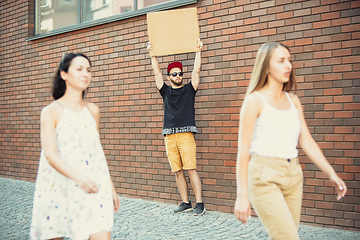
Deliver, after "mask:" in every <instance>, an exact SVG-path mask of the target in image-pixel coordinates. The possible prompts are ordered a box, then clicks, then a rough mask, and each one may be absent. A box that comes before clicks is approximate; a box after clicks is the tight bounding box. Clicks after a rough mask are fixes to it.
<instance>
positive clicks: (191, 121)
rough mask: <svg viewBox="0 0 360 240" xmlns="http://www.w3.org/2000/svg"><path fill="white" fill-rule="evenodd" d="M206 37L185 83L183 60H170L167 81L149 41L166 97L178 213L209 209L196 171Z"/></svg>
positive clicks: (167, 134) (165, 131) (158, 84)
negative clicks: (197, 96)
mask: <svg viewBox="0 0 360 240" xmlns="http://www.w3.org/2000/svg"><path fill="white" fill-rule="evenodd" d="M202 46H203V43H202V41H200V40H198V42H197V51H196V56H195V63H194V70H193V72H192V75H191V81H190V82H189V83H188V84H185V85H184V84H183V67H182V64H181V63H180V62H173V63H170V64H169V65H168V67H167V76H166V78H167V79H168V80H169V81H170V85H171V86H168V85H167V84H165V82H164V79H163V76H162V74H161V71H160V66H159V63H158V60H157V57H156V56H152V55H153V54H152V51H153V47H152V45H151V43H149V45H148V47H147V49H148V50H149V53H150V56H151V64H152V68H153V70H154V75H155V81H156V87H157V89H158V90H159V92H160V94H161V96H162V98H163V100H164V124H163V130H162V134H163V135H164V136H165V146H166V153H167V156H168V159H169V163H170V166H171V169H172V171H173V172H175V176H176V183H177V186H178V188H179V192H180V195H181V199H182V203H181V204H180V206H179V207H178V208H177V209H175V210H174V213H179V212H187V211H191V210H193V211H194V215H202V214H204V213H205V207H204V203H203V202H202V197H201V181H200V178H199V175H198V173H197V172H196V144H195V139H194V135H193V134H194V133H197V129H196V126H195V108H194V100H195V94H196V92H197V89H198V86H199V80H200V77H199V75H200V66H201V48H202ZM184 171H187V173H188V175H189V177H190V182H191V186H192V188H193V190H194V193H195V198H196V205H195V208H194V209H192V206H191V201H190V199H189V195H188V188H187V182H186V179H185V175H184Z"/></svg>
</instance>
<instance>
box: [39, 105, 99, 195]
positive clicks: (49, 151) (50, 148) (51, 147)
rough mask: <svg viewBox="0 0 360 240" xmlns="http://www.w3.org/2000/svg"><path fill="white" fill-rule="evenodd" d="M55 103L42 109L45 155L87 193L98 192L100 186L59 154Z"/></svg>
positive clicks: (57, 168)
mask: <svg viewBox="0 0 360 240" xmlns="http://www.w3.org/2000/svg"><path fill="white" fill-rule="evenodd" d="M56 108H57V107H56V106H55V105H49V106H47V107H45V108H44V109H43V110H42V111H41V119H40V122H41V128H40V129H41V130H40V131H41V133H40V135H41V146H42V149H43V152H44V154H45V157H46V159H47V161H48V163H49V164H50V166H52V167H53V168H54V169H55V170H56V171H58V172H59V173H61V174H62V175H64V176H65V177H68V178H70V179H72V180H73V181H75V182H76V183H77V185H78V186H79V187H81V188H82V189H83V190H84V191H85V192H87V193H96V192H97V191H99V188H98V187H97V186H96V184H95V183H94V182H93V181H92V180H91V179H90V178H88V177H85V176H82V175H81V174H80V173H79V172H78V171H76V170H75V169H73V168H71V167H70V166H69V165H68V164H66V163H65V162H64V161H63V160H62V159H61V158H60V156H59V155H58V149H57V144H56V136H55V127H56V122H57V119H56V118H57V117H56V116H58V114H57V112H56Z"/></svg>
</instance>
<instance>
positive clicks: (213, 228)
mask: <svg viewBox="0 0 360 240" xmlns="http://www.w3.org/2000/svg"><path fill="white" fill-rule="evenodd" d="M34 186H35V185H34V183H30V182H24V181H18V180H13V179H7V178H0V211H1V214H0V240H3V239H9V240H10V239H14V240H18V239H19V240H23V239H27V238H28V233H29V229H30V221H31V211H32V202H33V193H34ZM120 199H121V207H120V211H119V212H118V213H115V219H114V220H115V222H114V229H113V232H112V238H113V239H126V240H133V239H134V240H135V239H137V240H138V239H139V240H142V239H146V240H153V239H154V240H155V239H181V240H183V239H267V234H266V232H265V230H264V229H263V227H262V226H261V223H260V221H259V220H258V219H250V222H249V223H248V224H247V225H244V224H241V223H240V222H239V221H237V220H236V219H235V217H234V215H232V214H228V213H221V212H215V211H207V212H206V213H205V214H204V215H203V216H193V215H192V213H190V212H188V213H179V214H173V213H172V210H173V209H174V208H176V206H175V205H172V204H164V203H158V202H152V201H146V200H141V199H133V198H126V197H121V198H120ZM299 235H300V238H301V239H302V240H303V239H307V240H308V239H309V240H310V239H334V240H335V239H336V240H342V239H344V240H345V239H346V240H348V239H360V232H357V231H344V230H338V229H330V228H320V227H313V226H307V225H301V226H300V228H299Z"/></svg>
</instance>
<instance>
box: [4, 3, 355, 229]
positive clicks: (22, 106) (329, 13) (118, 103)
mask: <svg viewBox="0 0 360 240" xmlns="http://www.w3.org/2000/svg"><path fill="white" fill-rule="evenodd" d="M32 5H33V1H32V0H21V1H11V0H6V1H1V3H0V15H1V16H2V17H1V18H0V30H1V34H0V35H1V36H0V44H1V45H0V51H1V55H0V64H1V65H0V69H1V71H0V81H1V87H0V116H1V125H0V142H1V144H0V159H1V162H0V176H2V177H8V178H15V179H21V180H27V181H35V178H36V172H37V165H38V159H39V155H40V150H41V147H40V139H39V116H40V111H41V109H42V108H43V107H44V106H45V105H47V104H48V103H49V102H51V101H52V98H51V95H50V91H49V87H50V82H51V78H52V76H53V73H54V72H55V68H56V66H57V63H58V62H59V60H60V58H61V56H62V53H63V52H70V51H82V52H84V53H85V54H86V55H87V56H89V57H90V59H91V60H92V61H93V69H92V72H93V82H92V84H91V87H90V89H89V93H88V94H87V98H88V99H89V100H90V101H92V102H95V103H97V104H98V105H99V106H100V108H101V124H100V128H101V130H100V133H101V141H102V144H103V147H104V150H105V153H106V155H107V159H108V163H109V166H110V169H111V173H112V176H113V180H114V183H115V186H116V187H117V188H118V192H119V193H120V194H122V195H126V196H131V197H139V198H144V199H153V200H156V201H163V202H171V203H177V202H178V201H179V200H180V196H179V194H178V191H177V187H176V183H175V178H174V174H173V173H171V170H170V167H169V164H168V162H167V158H166V153H165V148H164V142H163V137H162V136H161V134H160V133H161V127H162V114H163V107H162V99H161V97H160V95H159V93H158V92H157V90H156V87H155V80H154V77H153V75H152V68H151V65H150V58H149V56H148V53H147V50H146V42H147V41H148V37H147V31H146V29H147V27H146V16H145V15H144V16H140V17H134V18H131V19H127V20H122V21H118V22H114V23H110V24H104V25H100V26H97V27H91V28H87V29H83V30H78V31H73V32H70V33H65V34H60V35H57V36H52V37H46V38H43V39H39V40H34V41H25V38H26V37H28V36H31V33H32V31H33V15H32V14H33V6H32ZM194 6H197V7H198V13H199V15H198V16H199V24H200V31H201V39H202V40H203V42H204V48H203V49H204V50H203V52H202V57H203V60H202V62H203V64H202V68H201V69H202V71H201V84H200V87H199V91H198V93H197V97H196V104H195V105H196V121H197V126H198V128H199V131H200V134H198V135H196V142H197V146H198V148H197V149H198V154H197V157H198V171H199V174H200V177H201V179H202V183H203V196H204V202H205V204H206V206H207V208H208V209H210V210H219V211H225V212H232V211H233V206H234V199H235V192H236V182H235V161H236V152H237V132H238V119H239V117H238V115H239V111H240V107H241V104H242V100H243V98H244V93H245V89H246V86H247V84H248V79H249V78H250V73H251V69H252V66H253V63H254V57H255V54H256V51H257V49H258V48H259V46H260V44H262V43H264V42H266V41H280V42H283V43H285V44H286V45H287V46H289V47H290V49H291V52H292V54H293V57H294V67H295V68H296V75H297V80H298V82H299V85H298V86H299V90H298V95H299V97H300V99H301V101H302V103H303V105H304V110H305V117H306V119H307V123H308V125H309V128H310V131H311V133H312V135H313V137H314V139H315V140H316V141H317V142H318V143H319V145H320V147H321V148H322V149H323V151H324V153H325V155H326V157H327V159H328V161H329V162H330V163H331V164H332V165H333V167H334V168H335V170H336V171H337V172H338V173H339V175H340V176H341V177H342V178H343V179H344V180H345V181H346V183H347V185H348V188H349V189H348V194H347V196H346V197H345V199H343V200H341V201H339V202H338V201H336V197H335V195H334V188H333V187H331V186H330V183H329V181H328V180H327V179H326V178H325V177H324V175H323V174H322V173H321V172H319V171H318V169H317V168H316V167H315V166H314V165H313V164H312V163H311V162H310V161H309V159H308V158H307V157H305V156H304V154H303V153H302V152H301V151H300V155H301V157H300V160H301V163H302V167H303V169H304V177H305V184H304V196H303V199H304V201H303V208H302V214H303V215H302V218H301V220H302V221H303V222H306V223H312V224H316V225H324V226H336V227H344V228H357V229H358V228H360V218H359V216H360V214H359V212H360V190H359V181H360V174H359V172H360V158H359V156H360V151H359V149H360V135H359V133H360V126H359V123H360V121H359V118H360V111H359V108H360V94H359V93H360V79H359V74H360V64H359V53H360V31H359V30H360V24H359V22H360V1H339V0H312V1H301V0H281V1H280V0H279V1H265V0H251V1H250V0H239V1H230V0H199V3H198V4H196V5H192V7H194ZM171 31H176V29H174V30H169V34H171ZM173 60H180V61H182V62H183V64H184V66H185V71H186V72H187V73H186V74H185V78H187V79H188V78H189V77H190V72H191V70H192V66H193V61H194V54H193V53H191V54H180V55H176V56H168V57H160V58H159V61H160V66H161V68H162V69H163V70H165V68H166V66H167V63H168V62H170V61H173ZM163 73H164V74H165V71H163ZM191 194H192V199H194V197H193V192H191Z"/></svg>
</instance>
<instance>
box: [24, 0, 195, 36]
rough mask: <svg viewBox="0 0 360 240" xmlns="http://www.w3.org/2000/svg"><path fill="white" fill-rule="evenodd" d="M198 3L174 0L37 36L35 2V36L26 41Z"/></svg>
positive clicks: (191, 0) (189, 0)
mask: <svg viewBox="0 0 360 240" xmlns="http://www.w3.org/2000/svg"><path fill="white" fill-rule="evenodd" d="M197 2H198V0H173V1H170V2H165V3H160V4H156V5H153V6H149V7H145V8H142V9H137V10H134V11H130V12H125V13H121V14H117V15H114V16H109V17H105V18H101V19H96V20H91V21H86V22H82V23H80V24H73V25H70V26H66V27H62V28H58V29H54V30H51V31H48V32H43V33H38V34H36V29H37V27H38V26H36V21H37V16H36V14H38V13H37V11H36V9H37V4H38V1H37V0H34V6H35V11H34V32H33V34H34V35H33V36H32V37H27V38H26V41H32V40H36V39H41V38H45V37H50V36H55V35H58V34H62V33H67V32H72V31H76V30H80V29H84V28H89V27H94V26H98V25H102V24H106V23H111V22H116V21H120V20H124V19H128V18H133V17H138V16H141V15H144V14H147V13H149V12H156V11H164V10H169V9H172V8H177V7H182V6H186V5H190V4H194V3H197ZM134 7H135V8H137V1H135V5H134ZM78 11H79V12H80V11H81V8H78ZM79 17H81V14H80V15H79Z"/></svg>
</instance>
